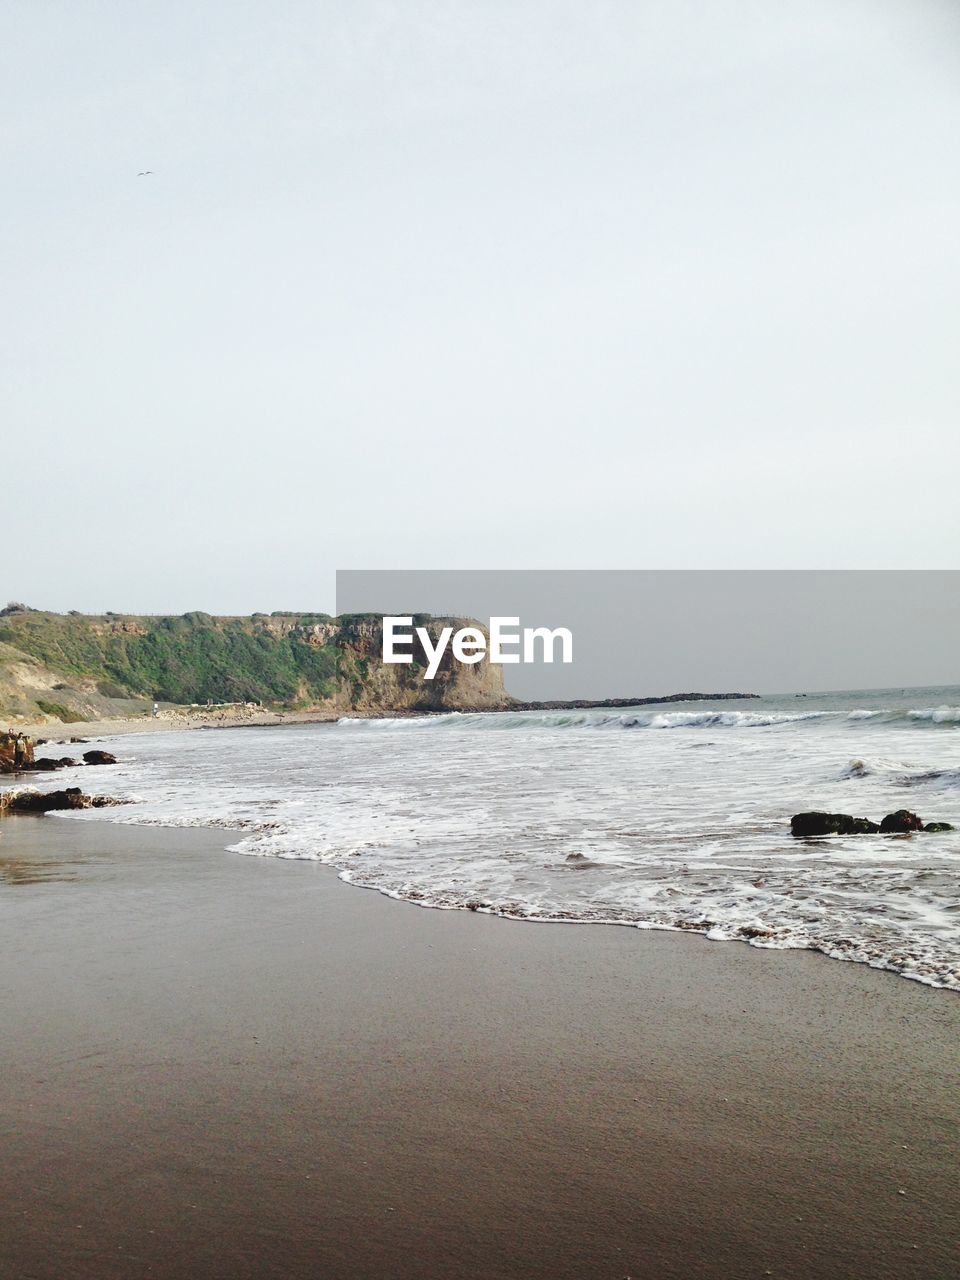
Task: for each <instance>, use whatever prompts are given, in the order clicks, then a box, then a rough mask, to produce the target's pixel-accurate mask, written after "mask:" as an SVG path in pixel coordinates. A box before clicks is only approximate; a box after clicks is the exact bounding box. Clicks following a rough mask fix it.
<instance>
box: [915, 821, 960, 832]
mask: <svg viewBox="0 0 960 1280" xmlns="http://www.w3.org/2000/svg"><path fill="white" fill-rule="evenodd" d="M923 829H924V831H956V827H954V826H952V825H951V824H950V823H949V822H928V823H927V824H926V825H925V826H924V828H923Z"/></svg>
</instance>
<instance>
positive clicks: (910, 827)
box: [880, 809, 923, 832]
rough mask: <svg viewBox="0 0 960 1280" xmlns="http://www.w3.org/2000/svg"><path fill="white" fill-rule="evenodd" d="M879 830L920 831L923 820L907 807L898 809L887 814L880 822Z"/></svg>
mask: <svg viewBox="0 0 960 1280" xmlns="http://www.w3.org/2000/svg"><path fill="white" fill-rule="evenodd" d="M880 830H881V831H884V832H890V831H893V832H901V831H922V830H923V821H922V819H920V818H918V817H917V815H916V814H915V813H911V812H910V810H909V809H898V810H897V811H896V813H888V814H887V816H886V817H885V818H884V819H883V821H882V822H881V823H880Z"/></svg>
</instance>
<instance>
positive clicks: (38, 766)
mask: <svg viewBox="0 0 960 1280" xmlns="http://www.w3.org/2000/svg"><path fill="white" fill-rule="evenodd" d="M29 768H30V769H31V770H34V771H36V772H37V773H51V772H52V771H53V770H54V769H62V768H63V765H62V764H61V763H60V761H59V760H52V759H51V758H50V757H49V756H41V757H40V759H39V760H34V762H33V764H31V765H30V766H29Z"/></svg>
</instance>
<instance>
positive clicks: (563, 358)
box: [0, 0, 960, 612]
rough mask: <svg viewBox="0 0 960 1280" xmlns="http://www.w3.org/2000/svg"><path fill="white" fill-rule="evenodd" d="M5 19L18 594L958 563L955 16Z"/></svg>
mask: <svg viewBox="0 0 960 1280" xmlns="http://www.w3.org/2000/svg"><path fill="white" fill-rule="evenodd" d="M2 10H3V16H4V23H3V27H4V40H3V44H2V49H0V100H2V111H3V120H4V129H3V137H2V143H0V163H2V166H3V175H4V183H3V186H4V195H3V200H2V201H0V255H2V261H0V269H2V275H3V280H4V284H3V289H2V302H0V307H2V328H0V356H2V362H3V369H2V375H3V376H2V379H0V421H2V430H3V454H2V468H3V469H2V476H3V488H4V497H5V499H6V514H7V522H8V531H9V530H10V529H12V528H16V530H17V533H16V536H15V538H13V539H11V537H10V536H9V533H8V538H7V540H6V549H7V555H6V557H5V559H6V563H5V566H4V573H3V579H4V582H5V587H4V588H3V589H2V590H3V594H4V596H5V597H13V598H22V599H25V600H26V601H27V602H28V603H31V604H34V605H36V606H45V607H51V608H61V609H67V608H78V609H90V610H101V609H107V608H112V609H116V610H126V611H140V610H142V611H154V612H161V611H168V610H170V611H177V612H180V611H183V610H187V609H195V608H200V609H205V610H208V611H210V612H231V611H237V612H250V611H252V610H254V609H267V610H269V609H274V608H309V607H313V608H320V609H332V608H333V601H334V577H333V572H334V569H335V568H337V567H340V568H381V567H395V568H402V567H409V568H419V567H437V568H457V567H462V568H499V567H508V566H516V567H536V568H547V567H556V568H585V567H598V568H631V567H633V568H645V567H659V568H688V567H700V568H710V567H728V568H729V567H740V568H745V567H752V568H757V567H761V568H766V567H774V568H795V567H835V566H845V567H862V568H876V567H898V568H909V567H919V566H924V567H928V568H934V567H953V566H955V565H956V563H957V550H958V547H960V520H958V515H957V511H958V504H957V501H956V492H955V491H956V467H957V464H958V462H960V445H958V439H960V433H958V430H957V427H958V410H960V389H958V388H960V382H958V373H957V368H958V362H957V352H958V350H960V308H958V305H957V296H958V286H960V235H958V227H960V163H958V150H957V139H958V138H960V6H958V5H957V4H955V3H952V2H946V0H944V2H941V0H896V2H894V0H827V2H824V3H820V2H818V0H802V2H798V0H778V3H775V4H773V3H769V0H768V2H766V3H764V2H763V0H732V2H731V3H708V2H706V0H701V2H700V3H694V2H685V0H664V2H663V3H659V2H655V0H630V2H628V0H591V2H590V3H586V2H585V0H577V2H576V3H569V2H566V0H543V2H540V0H509V2H504V3H500V2H498V0H474V2H473V3H458V2H457V0H450V2H447V3H440V2H439V0H434V2H433V3H427V2H420V0H408V2H407V3H385V2H374V0H344V2H343V3H334V2H332V0H326V2H325V0H305V2H302V3H301V2H300V0H272V3H270V4H267V3H266V2H265V0H258V2H257V3H250V2H245V0H229V3H228V2H227V0H222V2H221V0H208V2H206V3H201V4H198V3H196V0H191V2H190V3H179V2H176V0H174V2H171V0H164V3H163V4H158V3H152V2H150V0H146V2H145V0H140V2H139V3H137V4H136V5H122V4H119V3H116V2H115V0H111V2H110V3H99V4H98V3H90V2H88V0H69V2H63V3H54V2H52V0H29V2H28V3H26V2H23V0H6V3H4V4H3V5H2ZM144 169H152V170H153V171H154V172H153V174H152V175H151V176H148V177H138V176H137V175H138V172H139V171H140V170H144ZM15 518H17V519H18V523H17V524H16V525H15V526H14V525H13V523H12V522H13V520H14V519H15Z"/></svg>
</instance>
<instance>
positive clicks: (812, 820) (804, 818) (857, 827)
mask: <svg viewBox="0 0 960 1280" xmlns="http://www.w3.org/2000/svg"><path fill="white" fill-rule="evenodd" d="M879 830H880V827H879V826H878V825H877V823H875V822H871V821H870V819H869V818H854V817H853V816H852V815H851V814H849V813H823V812H822V811H821V810H819V809H814V810H811V812H809V813H795V814H794V815H793V817H792V818H791V819H790V832H791V834H792V835H795V836H799V837H803V836H851V835H866V834H868V833H870V832H873V831H879Z"/></svg>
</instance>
